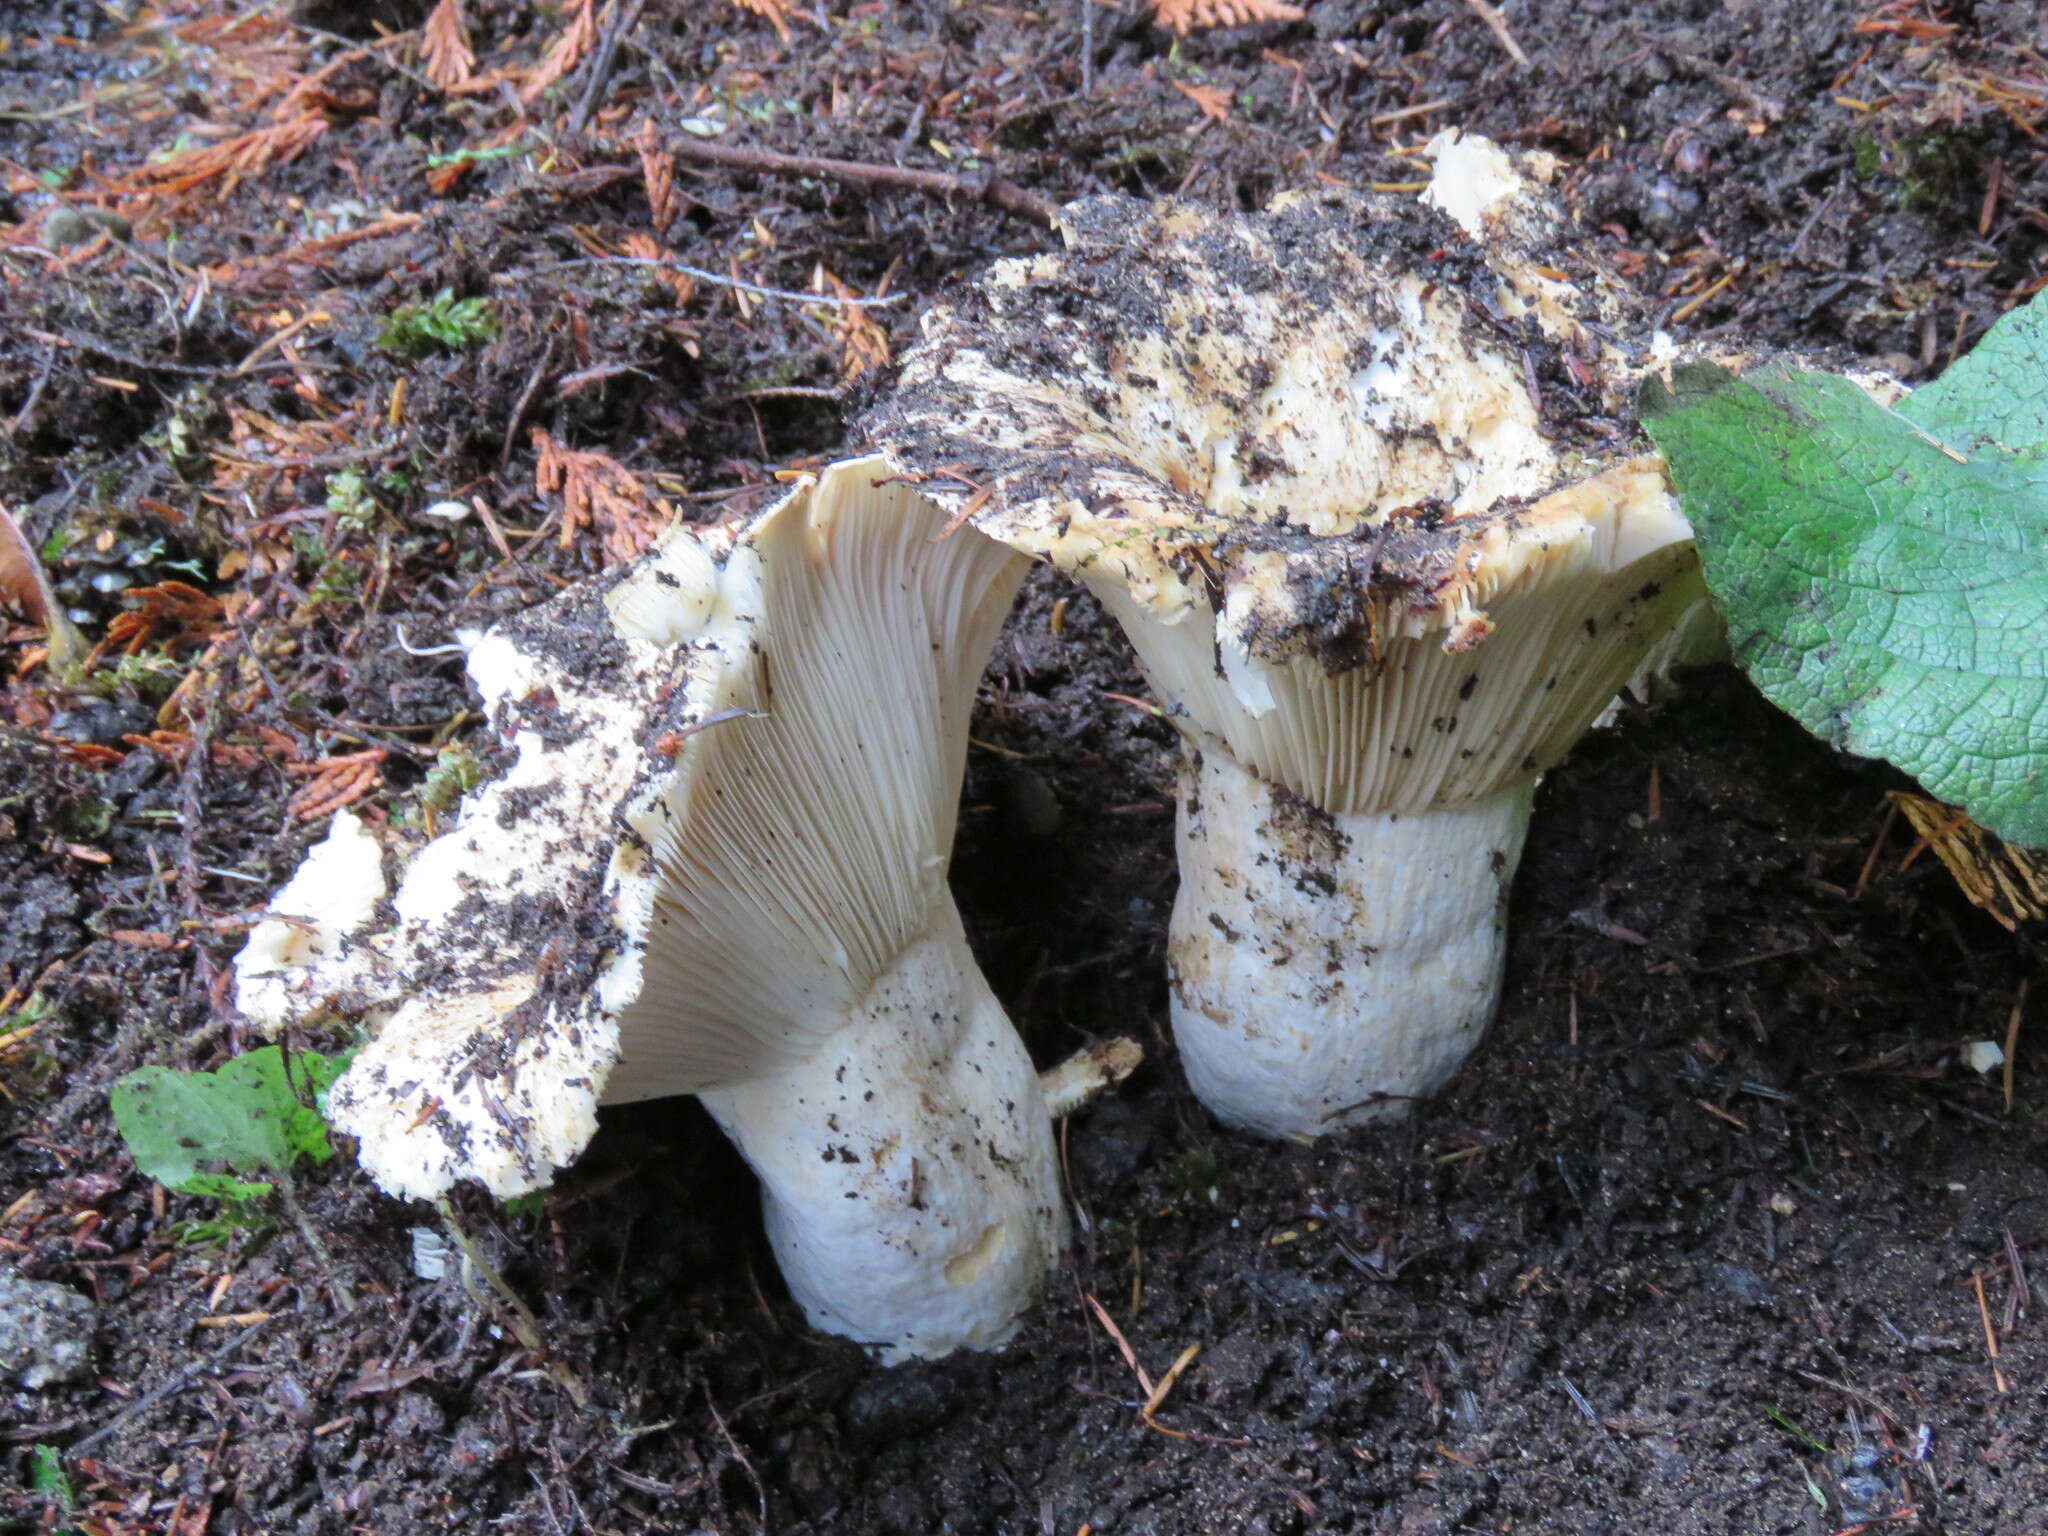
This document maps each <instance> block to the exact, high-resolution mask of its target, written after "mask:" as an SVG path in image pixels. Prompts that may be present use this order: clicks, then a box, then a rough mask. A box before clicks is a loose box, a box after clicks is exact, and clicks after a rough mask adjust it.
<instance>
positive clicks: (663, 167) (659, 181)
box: [635, 120, 683, 234]
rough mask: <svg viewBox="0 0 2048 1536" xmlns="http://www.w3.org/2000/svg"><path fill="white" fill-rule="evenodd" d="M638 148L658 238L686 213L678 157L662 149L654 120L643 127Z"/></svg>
mask: <svg viewBox="0 0 2048 1536" xmlns="http://www.w3.org/2000/svg"><path fill="white" fill-rule="evenodd" d="M635 147H636V148H637V149H638V150H639V151H640V180H641V182H642V183H643V184H644V185H645V187H646V189H647V217H648V221H649V222H650V223H651V224H653V226H654V229H655V232H656V233H657V234H659V233H661V232H662V231H665V230H666V229H667V228H668V227H669V226H670V225H671V224H673V223H675V221H676V218H677V216H678V215H680V214H681V213H682V211H683V194H682V192H681V191H680V190H679V189H678V188H677V187H676V157H675V156H674V155H672V154H670V153H669V152H668V151H667V150H665V149H663V148H662V147H661V141H660V140H659V139H658V138H657V137H656V136H655V132H654V123H653V122H652V121H651V120H649V121H646V122H643V123H641V125H640V136H639V138H638V139H637V140H636V141H635Z"/></svg>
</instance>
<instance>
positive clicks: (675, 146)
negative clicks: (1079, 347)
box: [664, 137, 1059, 229]
mask: <svg viewBox="0 0 2048 1536" xmlns="http://www.w3.org/2000/svg"><path fill="white" fill-rule="evenodd" d="M664 147H665V148H667V150H668V151H669V153H670V154H672V155H674V156H675V157H676V158H677V159H678V160H689V161H694V162H695V163H696V164H698V165H722V166H724V167H726V168H727V169H728V170H734V171H760V172H764V173H766V174H768V175H771V176H822V177H825V178H827V179H828V180H832V181H843V182H847V183H849V184H850V185H853V186H857V187H902V188H904V189H906V190H908V191H912V192H929V193H931V194H932V195H933V196H935V197H962V196H964V197H978V198H981V199H983V200H984V201H986V202H989V203H993V204H994V205H995V206H996V207H998V208H1000V209H1002V210H1003V212H1005V213H1014V214H1015V215H1017V217H1019V218H1022V219H1029V220H1030V221H1031V222H1032V223H1034V224H1036V225H1038V226H1039V227H1040V228H1041V229H1047V228H1050V227H1051V226H1052V225H1053V224H1054V223H1056V222H1057V221H1058V219H1059V213H1058V210H1057V209H1055V208H1054V207H1053V205H1052V204H1051V203H1048V202H1047V201H1046V200H1045V199H1044V198H1042V197H1040V196H1039V195H1038V194H1037V193H1036V192H1030V191H1027V190H1026V189H1024V188H1023V187H1020V186H1018V185H1017V183H1015V182H1014V181H1011V180H1010V179H1009V178H1008V177H1005V176H991V177H989V178H988V179H987V180H982V179H981V178H979V177H974V176H956V175H954V174H952V173H951V172H950V171H919V170H912V169H911V168H910V167H908V166H901V165H874V164H871V163H869V162H868V161H865V160H833V159H828V158H826V157H824V156H819V155H780V154H777V153H776V152H775V151H774V150H771V149H743V148H741V147H739V146H738V145H733V144H707V143H706V142H704V141H703V140H702V139H693V138H689V137H679V138H675V139H671V140H670V141H669V142H668V144H667V145H666V146H664Z"/></svg>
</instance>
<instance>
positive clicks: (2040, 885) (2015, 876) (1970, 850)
mask: <svg viewBox="0 0 2048 1536" xmlns="http://www.w3.org/2000/svg"><path fill="white" fill-rule="evenodd" d="M1891 798H1892V800H1893V801H1894V802H1895V803H1896V804H1897V805H1898V807H1899V809H1900V810H1902V811H1904V812H1905V813H1906V820H1907V821H1908V822H1910V823H1911V824H1912V827H1913V830H1914V831H1915V832H1916V833H1918V834H1919V837H1920V841H1919V842H1918V843H1916V844H1915V845H1914V847H1913V851H1912V852H1911V853H1908V854H1907V855H1906V862H1907V863H1910V862H1912V860H1913V859H1914V858H1916V857H1918V855H1919V853H1920V850H1921V849H1922V848H1930V849H1932V850H1933V851H1934V856H1935V857H1936V858H1938V859H1940V860H1941V862H1942V863H1943V864H1945V865H1947V866H1948V872H1949V873H1950V874H1951V875H1953V876H1955V881H1956V884H1957V885H1958V886H1960V887H1961V888H1962V892H1963V895H1964V896H1966V897H1968V898H1969V900H1970V903H1971V905H1973V906H1978V907H1982V908H1983V909H1984V910H1985V911H1986V912H1989V913H1990V914H1991V916H1992V917H1993V918H1994V919H1996V920H1997V922H1998V923H1999V924H2000V925H2001V926H2002V927H2004V928H2005V930H2006V931H2007V932H2008V933H2010V932H2012V931H2014V930H2015V929H2017V928H2018V927H2019V925H2020V924H2021V923H2022V922H2032V921H2038V920H2039V919H2041V918H2043V917H2048V852H2044V851H2041V850H2037V849H2032V848H2015V847H2014V846H2013V845H2012V844H2010V843H2008V842H2006V841H2005V840H2004V839H2003V838H2001V837H1999V835H1998V834H1997V833H1995V832H1989V831H1986V830H1985V829H1984V828H1983V827H1980V826H1978V825H1977V823H1976V822H1974V821H1972V820H1971V819H1970V817H1969V814H1968V813H1967V812H1965V811H1959V810H1957V809H1956V808H1955V807H1954V806H1951V805H1943V804H1942V803H1941V802H1940V801H1939V800H1930V799H1928V798H1927V797H1926V796H1925V795H1912V794H1906V793H1903V792H1898V791H1895V792H1894V793H1893V794H1892V797H1891ZM1901 867H1903V866H1901Z"/></svg>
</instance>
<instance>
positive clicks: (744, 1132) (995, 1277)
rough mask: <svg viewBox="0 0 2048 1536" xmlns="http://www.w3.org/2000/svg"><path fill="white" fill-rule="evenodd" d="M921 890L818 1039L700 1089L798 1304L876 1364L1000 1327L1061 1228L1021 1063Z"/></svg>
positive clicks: (1043, 1121) (1018, 1305)
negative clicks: (904, 922) (757, 1203)
mask: <svg viewBox="0 0 2048 1536" xmlns="http://www.w3.org/2000/svg"><path fill="white" fill-rule="evenodd" d="M938 908H939V910H937V911H935V912H934V914H933V922H932V924H931V926H930V927H929V928H928V930H927V931H926V933H925V934H924V935H923V936H922V937H920V938H917V939H914V940H913V941H912V942H911V943H910V944H909V945H907V946H906V947H905V948H904V950H903V952H902V954H901V955H900V956H899V957H898V958H897V961H896V963H895V965H894V966H893V967H892V968H891V969H890V970H889V971H888V972H886V973H885V974H884V975H883V976H882V977H881V979H880V980H879V981H877V982H876V984H875V986H874V988H873V989H872V991H870V993H869V994H868V996H867V997H866V999H864V1001H863V1002H862V1004H861V1006H860V1007H859V1008H858V1010H857V1011H856V1013H855V1015H854V1017H852V1018H851V1019H850V1020H849V1021H848V1022H847V1023H846V1025H845V1026H844V1027H843V1028H842V1029H840V1030H839V1032H838V1033H837V1035H836V1036H835V1037H834V1038H833V1040H832V1041H831V1043H830V1044H829V1045H828V1046H827V1047H826V1048H825V1049H824V1050H822V1051H820V1052H819V1053H818V1054H817V1055H816V1056H815V1057H813V1058H812V1059H811V1060H809V1061H806V1062H803V1063H800V1064H798V1065H795V1066H791V1067H787V1068H784V1069H783V1070H781V1071H779V1072H776V1073H773V1074H769V1075H765V1076H763V1077H760V1078H757V1079H755V1080H753V1081H750V1082H747V1083H745V1084H742V1085H739V1086H737V1087H732V1088H722V1089H717V1090H713V1091H710V1092H706V1093H704V1094H703V1095H702V1098H703V1100H704V1103H705V1105H706V1107H707V1108H709V1109H710V1111H711V1113H712V1115H713V1116H714V1117H715V1118H716V1119H717V1121H718V1123H719V1124H720V1125H721V1126H723V1127H724V1128H725V1132H726V1134H727V1135H729V1136H731V1137H732V1139H733V1140H734V1141H735V1142H736V1143H737V1144H738V1146H739V1149H740V1152H741V1153H742V1154H743V1155H744V1156H745V1158H746V1159H747V1161H748V1162H749V1163H750V1164H752V1165H753V1168H754V1171H755V1172H756V1173H757V1174H759V1175H760V1179H761V1192H762V1205H763V1208H764V1211H765V1214H766V1218H767V1226H768V1237H769V1241H770V1242H771V1243H772V1244H773V1246H774V1249H775V1256H776V1258H777V1260H778V1261H779V1262H780V1264H781V1267H782V1274H783V1278H784V1279H785V1280H786V1281H787V1282H788V1284H789V1289H790V1294H791V1295H792V1296H794V1297H795V1298H796V1300H797V1302H798V1304H799V1305H800V1306H802V1308H803V1309H804V1315H805V1317H807V1318H808V1319H809V1320H810V1322H811V1325H812V1326H813V1327H816V1328H820V1329H823V1330H825V1331H826V1332H828V1333H837V1334H844V1335H846V1336H847V1337H849V1338H853V1339H858V1340H860V1341H861V1342H863V1343H868V1344H878V1345H880V1346H882V1354H883V1358H884V1359H885V1360H886V1361H888V1362H889V1363H891V1364H894V1363H896V1362H898V1361H900V1360H904V1359H910V1358H917V1357H928V1356H933V1355H943V1354H947V1353H949V1352H951V1351H952V1350H955V1349H989V1348H993V1347H995V1346H997V1345H1000V1344H1002V1343H1003V1342H1005V1341H1006V1340H1007V1339H1008V1338H1009V1337H1010V1335H1011V1334H1012V1333H1013V1332H1014V1331H1015V1329H1016V1326H1017V1323H1018V1320H1019V1319H1020V1318H1021V1317H1022V1315H1023V1313H1024V1312H1025V1310H1026V1309H1027V1308H1028V1307H1029V1306H1030V1305H1031V1304H1032V1303H1033V1302H1034V1301H1036V1300H1037V1298H1038V1295H1039V1292H1040V1290H1041V1288H1042V1287H1043V1285H1044V1281H1045V1276H1046V1274H1047V1272H1048V1271H1049V1270H1050V1269H1051V1268H1052V1267H1053V1265H1054V1264H1055V1263H1056V1262H1057V1260H1058V1258H1059V1253H1060V1250H1061V1248H1062V1247H1063V1246H1064V1245H1065V1242H1066V1212H1065V1207H1064V1206H1063V1204H1062V1203H1061V1199H1060V1188H1059V1171H1058V1164H1057V1162H1056V1160H1055V1158H1054V1154H1053V1141H1052V1122H1051V1119H1050V1117H1049V1116H1048V1115H1047V1113H1046V1108H1045V1100H1044V1097H1043V1095H1042V1094H1041V1093H1040V1091H1039V1086H1038V1075H1037V1073H1036V1071H1034V1070H1033V1068H1032V1065H1031V1057H1030V1055H1029V1053H1028V1052H1026V1051H1025V1049H1024V1044H1023V1042H1022V1041H1021V1040H1020V1039H1018V1037H1017V1032H1016V1030H1015V1029H1013V1028H1012V1027H1011V1025H1010V1021H1009V1020H1008V1018H1006V1017H1005V1016H1004V1014H1003V1010H1002V1006H1001V1004H999V1003H998V1002H997V1001H996V1000H995V997H994V995H993V994H992V993H990V991H989V989H988V983H987V982H986V981H985V980H983V978H982V975H981V971H980V969H979V968H978V967H977V966H976V965H975V963H974V958H973V956H972V954H970V953H969V951H968V948H967V940H966V937H965V935H964V934H963V933H962V932H961V929H960V917H959V914H958V912H957V911H956V910H955V909H954V906H953V902H952V898H951V897H950V896H948V895H944V894H941V896H940V897H939V901H938Z"/></svg>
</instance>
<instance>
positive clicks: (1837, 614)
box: [1642, 301, 2048, 847]
mask: <svg viewBox="0 0 2048 1536" xmlns="http://www.w3.org/2000/svg"><path fill="white" fill-rule="evenodd" d="M2035 307H2036V308H2038V307H2039V305H2038V301H2037V304H2036V306H2035ZM2010 329H2011V331H2012V335H2011V337H2009V338H2007V340H2009V341H2012V342H2014V343H2016V345H2012V346H2006V345H2003V344H2002V345H2001V346H2000V347H1999V348H1998V349H1995V350H1994V354H1993V356H1992V358H1991V359H1989V360H1987V362H1986V363H1984V364H1982V365H1977V366H1975V367H1973V368H1972V370H1971V371H1970V372H1967V373H1965V374H1963V376H1962V377H1961V378H1959V379H1958V380H1957V381H1956V383H1955V385H1954V386H1953V387H1952V388H1951V389H1950V390H1948V391H1946V392H1941V391H1939V390H1937V392H1936V393H1935V395H1934V398H1933V399H1932V400H1922V401H1921V403H1920V405H1919V407H1918V408H1917V414H1916V416H1913V417H1909V416H1907V415H1905V414H1902V413H1894V412H1891V411H1887V410H1885V409H1884V408H1883V407H1881V406H1879V405H1878V404H1877V403H1876V402H1874V401H1873V400H1871V399H1870V398H1869V396H1867V395H1866V394H1864V392H1863V391H1862V390H1860V389H1858V388H1857V387H1856V386H1855V385H1853V384H1851V383H1849V382H1848V381H1847V380H1845V379H1838V378H1834V377H1831V376H1829V375H1826V374H1818V373H1802V372H1797V371H1793V370H1789V369H1782V368H1768V369H1761V370H1758V371H1757V372H1755V373H1753V374H1751V375H1749V376H1748V377H1747V378H1741V379H1738V378H1736V377H1734V376H1733V375H1731V374H1729V373H1727V372H1725V371H1723V370H1721V369H1718V368H1712V367H1705V366H1692V367H1682V368H1679V369H1675V370H1674V372H1673V388H1671V389H1666V388H1664V387H1663V385H1662V384H1661V383H1660V382H1658V381H1655V380H1652V381H1651V383H1650V384H1649V385H1646V386H1645V388H1644V391H1643V402H1642V410H1643V419H1644V424H1645V425H1646V426H1647V427H1648V429H1649V432H1650V435H1651V437H1652V438H1653V439H1655V441H1656V443H1657V446H1658V447H1659V448H1660V449H1661V450H1663V452H1664V455H1665V457H1666V459H1667V460H1668V461H1669V462H1670V465H1671V472H1672V478H1673V480H1674V482H1675V483H1676V485H1677V488H1678V494H1679V499H1680V501H1681V503H1682V504H1683V505H1684V508H1685V511H1686V515H1687V516H1688V517H1689V518H1690V519H1691V520H1692V523H1693V528H1694V531H1695V532H1696V534H1697V535H1698V538H1699V547H1700V556H1701V560H1702V563H1703V564H1704V566H1705V569H1706V578H1707V585H1708V586H1709V588H1711V589H1712V591H1713V593H1714V596H1715V599H1716V601H1717V602H1718V603H1719V604H1720V607H1721V611H1722V614H1723V617H1724V618H1725V619H1726V620H1727V623H1728V635H1729V642H1730V645H1731V646H1732V648H1733V650H1734V653H1735V659H1736V660H1737V661H1738V662H1739V663H1740V664H1741V665H1742V666H1743V667H1744V668H1746V669H1747V670H1748V672H1749V674H1750V676H1751V677H1752V678H1753V679H1754V680H1755V681H1756V683H1757V686H1758V687H1759V688H1761V689H1762V690H1763V692H1764V694H1765V695H1766V696H1767V697H1769V698H1770V699H1771V700H1772V702H1774V703H1776V704H1777V705H1778V706H1779V707H1780V708H1782V709H1784V710H1785V711H1787V712H1788V713H1789V714H1791V715H1792V716H1793V717H1794V718H1795V719H1797V720H1798V721H1799V722H1800V723H1801V724H1802V725H1804V726H1805V727H1806V728H1807V729H1808V730H1810V731H1812V732H1813V733H1814V734H1815V735H1817V736H1820V737H1822V738H1823V739H1825V740H1827V741H1829V742H1831V743H1832V744H1834V745H1835V746H1836V747H1838V748H1841V749H1843V750H1846V751H1850V752H1855V753H1858V754H1860V755H1862V756H1865V757H1879V758H1884V759H1886V760H1888V761H1890V762H1892V763H1895V764H1896V765H1898V766H1899V767H1900V768H1902V769H1904V770H1905V771H1906V772H1908V773H1910V774H1912V775H1913V776H1914V777H1916V778H1917V779H1919V780H1920V782H1921V783H1922V784H1923V785H1925V786H1926V788H1927V790H1928V791H1929V793H1931V794H1935V795H1939V796H1940V797H1941V798H1943V799H1945V800H1949V801H1952V802H1954V803H1956V804H1958V805H1961V806H1962V807H1963V808H1964V809H1965V810H1967V811H1968V812H1969V813H1970V815H1972V816H1973V817H1975V818H1976V819H1977V820H1978V821H1979V822H1980V823H1982V824H1983V825H1984V826H1986V827H1989V828H1990V829H1991V830H1992V831H1994V832H1996V833H1998V834H1999V835H2000V836H2001V837H2003V838H2005V839H2006V840H2007V841H2008V842H2014V843H2020V844H2024V845H2027V846H2033V847H2040V846H2048V643H2044V639H2048V478H2044V476H2043V473H2042V466H2043V462H2044V461H2043V459H2042V457H2041V453H2042V444H2043V440H2044V436H2048V434H2043V432H2042V431H2041V426H2042V420H2041V416H2040V407H2041V400H2042V392H2043V390H2044V389H2048V373H2044V372H2041V371H2039V363H2038V361H2034V362H2028V361H2027V359H2028V358H2030V357H2031V358H2035V359H2038V356H2039V351H2040V345H2041V336H2042V331H2041V325H2040V322H2039V321H2037V320H2033V319H2031V318H2029V319H2027V320H2025V321H2024V322H2023V323H2022V324H2021V325H2020V326H2017V327H2011V328H2010ZM1994 339H1998V338H1997V337H1996V336H1995V335H1994V337H1993V338H1987V342H1986V346H1990V344H1991V341H1992V340H1994ZM1980 350H1983V349H1980ZM1971 363H1972V364H1973V365H1975V364H1976V358H1975V356H1974V355H1973V356H1972V358H1971ZM2011 365H2017V366H2018V367H2019V368H2020V369H2021V372H2020V373H2019V374H2017V375H2015V376H2013V377H2010V378H2009V379H2008V380H2007V383H2006V386H2005V389H2004V390H2003V392H2002V393H2001V392H2000V391H1998V390H1996V389H1994V388H1993V387H1992V384H1991V382H1990V381H1991V380H1992V379H1993V378H1995V377H1997V374H1996V371H1995V370H1997V369H1998V368H1999V367H2001V366H2011ZM1958 366H1959V367H1960V366H1962V365H1958ZM1985 370H1993V371H1991V372H1986V371H1985ZM2029 370H2031V371H2030V372H2029ZM2028 400H2031V401H2032V402H2033V405H2032V406H2031V407H2029V406H2026V405H2025V404H2023V403H2022V402H2024V401H2028ZM2030 411H2031V412H2032V414H2029V413H2030ZM1972 421H1975V422H1976V424H1975V425H1971V424H1970V423H1971V422H1972ZM1921 422H1924V423H1926V429H1923V426H1922V425H1920V424H1919V423H1921ZM1936 425H1938V426H1939V427H1940V429H1941V431H1942V433H1943V434H1944V435H1946V436H1948V437H1950V438H1952V439H1953V440H1954V441H1956V442H1958V443H1960V442H1964V441H1967V442H1968V443H1969V444H1970V451H1968V452H1964V451H1962V450H1961V449H1960V448H1958V447H1953V446H1948V445H1945V444H1944V443H1943V442H1940V441H1937V440H1936V438H1935V436H1934V435H1933V434H1932V431H1931V428H1933V427H1934V426H1936ZM2000 433H2005V434H2009V435H2008V436H1999V434H2000ZM2015 439H2017V440H2018V441H2017V444H2015V442H2014V440H2015ZM2001 443H2003V444H2005V445H2006V446H2008V447H2011V446H2019V447H2020V448H2022V450H2023V451H2022V452H2020V453H2009V452H2006V451H2004V449H2003V448H2001V447H1999V446H1998V444H2001Z"/></svg>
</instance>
